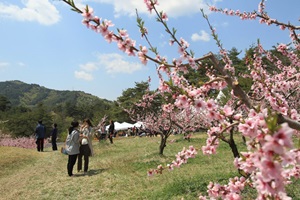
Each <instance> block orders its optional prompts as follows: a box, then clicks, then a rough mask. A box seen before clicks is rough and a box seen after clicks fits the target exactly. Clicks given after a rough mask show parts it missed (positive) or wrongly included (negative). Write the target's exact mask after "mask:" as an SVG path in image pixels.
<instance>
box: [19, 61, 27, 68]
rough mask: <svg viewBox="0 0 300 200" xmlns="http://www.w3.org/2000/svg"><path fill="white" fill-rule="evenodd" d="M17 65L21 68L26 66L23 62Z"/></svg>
mask: <svg viewBox="0 0 300 200" xmlns="http://www.w3.org/2000/svg"><path fill="white" fill-rule="evenodd" d="M17 65H18V66H20V67H24V66H26V65H25V63H23V62H18V63H17Z"/></svg>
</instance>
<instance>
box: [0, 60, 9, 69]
mask: <svg viewBox="0 0 300 200" xmlns="http://www.w3.org/2000/svg"><path fill="white" fill-rule="evenodd" d="M8 66H9V63H8V62H0V69H4V68H6V67H8Z"/></svg>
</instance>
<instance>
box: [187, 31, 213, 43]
mask: <svg viewBox="0 0 300 200" xmlns="http://www.w3.org/2000/svg"><path fill="white" fill-rule="evenodd" d="M191 39H192V41H194V42H195V41H199V40H201V41H204V42H208V41H210V36H209V34H208V33H207V32H205V31H204V30H201V31H200V34H198V33H194V34H192V37H191Z"/></svg>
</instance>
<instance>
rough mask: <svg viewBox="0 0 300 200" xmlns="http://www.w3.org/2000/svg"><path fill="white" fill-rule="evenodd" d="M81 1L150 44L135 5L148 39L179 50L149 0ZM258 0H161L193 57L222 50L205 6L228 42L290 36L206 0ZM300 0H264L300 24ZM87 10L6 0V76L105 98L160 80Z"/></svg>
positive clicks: (0, 0) (2, 35)
mask: <svg viewBox="0 0 300 200" xmlns="http://www.w3.org/2000/svg"><path fill="white" fill-rule="evenodd" d="M74 2H75V3H76V5H78V6H79V7H80V8H82V7H84V5H86V4H88V5H90V6H91V7H92V8H93V9H94V14H95V15H96V16H98V17H100V18H101V19H107V20H111V21H112V23H113V24H114V27H112V29H111V30H114V31H115V30H117V28H119V29H121V28H123V29H126V30H127V33H128V34H129V36H130V37H131V38H132V39H134V40H135V41H136V45H137V47H138V46H139V45H143V46H147V45H146V44H147V43H146V41H145V40H143V39H142V38H141V35H140V33H139V31H138V27H137V25H136V24H137V23H136V9H137V11H138V13H139V16H140V17H142V18H143V20H144V21H145V26H146V27H147V29H148V32H149V39H150V41H151V43H152V45H153V46H155V47H157V48H158V51H159V53H160V55H162V56H165V57H167V58H168V61H169V62H171V61H172V59H173V58H178V56H179V54H178V52H177V48H176V47H175V46H170V45H169V39H170V37H169V35H168V34H167V33H166V32H164V28H163V27H162V26H161V25H160V24H159V23H157V22H156V20H155V16H154V15H153V14H152V15H151V14H149V13H148V11H147V8H146V6H145V5H144V3H143V2H144V1H143V0H74ZM259 2H260V1H259V0H226V1H225V0H183V1H179V0H172V1H171V0H159V3H160V4H159V6H158V9H159V10H163V11H164V12H166V13H167V15H168V21H167V23H168V24H169V26H170V27H171V28H173V27H174V28H175V29H176V30H177V33H176V35H177V37H178V38H184V39H185V40H186V41H187V42H188V43H189V44H190V48H189V49H190V50H193V51H194V52H195V57H202V56H203V55H205V54H207V53H208V52H213V53H218V48H217V46H216V43H215V41H214V40H213V38H212V37H211V35H210V30H209V27H208V25H207V22H206V21H205V20H204V18H203V17H202V14H201V12H200V9H201V8H203V9H204V10H205V13H206V14H207V15H208V18H209V20H210V23H211V24H212V25H213V26H214V27H215V29H216V32H217V34H218V36H219V39H220V40H221V42H222V44H223V47H224V48H225V49H228V50H230V49H231V48H233V47H235V48H237V49H238V50H241V51H242V53H241V55H243V52H244V51H245V50H246V49H247V48H249V47H250V46H251V45H253V44H256V42H257V40H258V39H260V42H261V43H262V44H263V45H264V47H265V49H271V48H272V46H274V45H276V44H277V43H288V42H290V38H289V32H288V31H287V30H285V31H282V30H280V29H279V28H278V27H276V26H267V25H265V24H263V25H262V24H260V23H259V22H258V20H256V21H242V20H240V19H239V18H237V17H231V16H225V15H222V14H220V13H211V12H209V10H208V7H207V5H215V6H216V7H218V8H228V9H234V10H240V11H253V10H257V8H258V3H259ZM299 8H300V1H299V0H286V1H282V0H273V1H266V11H267V12H268V14H269V15H270V16H271V18H275V19H278V20H279V21H281V22H285V23H288V22H291V23H293V24H295V25H297V26H299V19H300V14H299ZM81 21H82V16H81V15H80V14H78V13H75V12H73V11H71V10H70V7H69V6H68V5H67V4H65V3H63V2H62V1H60V0H0V82H3V81H10V80H20V81H22V82H25V83H28V84H38V85H40V86H43V87H46V88H49V89H55V90H70V91H83V92H86V93H89V94H92V95H95V96H98V97H100V98H103V99H108V100H117V98H118V97H119V96H122V92H123V91H125V90H126V89H128V88H134V87H135V83H139V82H141V81H147V80H148V77H151V80H152V81H151V83H150V84H151V88H150V89H155V88H157V87H158V78H157V73H156V65H155V64H154V63H152V62H148V63H147V65H143V64H142V63H140V61H139V59H138V57H133V56H131V57H129V56H127V54H125V53H123V52H122V51H120V50H119V49H118V47H117V45H116V44H115V43H111V44H109V43H107V42H106V41H105V40H104V38H103V37H102V36H101V35H100V34H97V33H95V32H94V31H92V30H90V29H87V28H86V26H84V25H83V24H82V23H81Z"/></svg>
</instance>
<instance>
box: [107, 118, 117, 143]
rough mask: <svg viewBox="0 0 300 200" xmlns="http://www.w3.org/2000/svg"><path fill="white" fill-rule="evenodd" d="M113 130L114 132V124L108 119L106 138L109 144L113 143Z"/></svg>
mask: <svg viewBox="0 0 300 200" xmlns="http://www.w3.org/2000/svg"><path fill="white" fill-rule="evenodd" d="M114 132H115V124H114V121H113V120H110V125H109V128H108V138H109V141H110V143H111V144H113V143H114V142H113V136H114Z"/></svg>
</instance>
